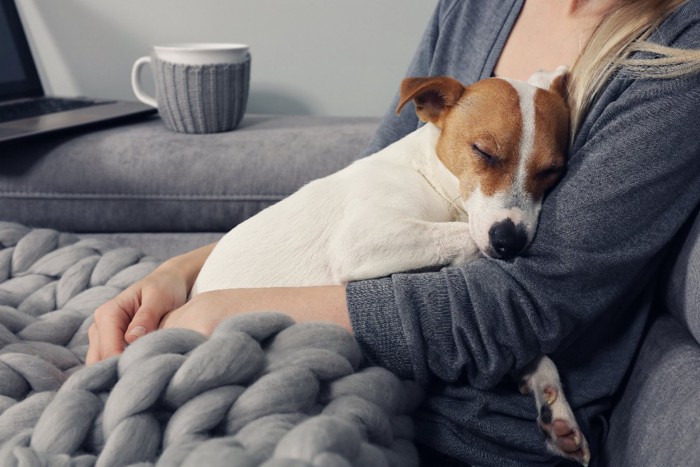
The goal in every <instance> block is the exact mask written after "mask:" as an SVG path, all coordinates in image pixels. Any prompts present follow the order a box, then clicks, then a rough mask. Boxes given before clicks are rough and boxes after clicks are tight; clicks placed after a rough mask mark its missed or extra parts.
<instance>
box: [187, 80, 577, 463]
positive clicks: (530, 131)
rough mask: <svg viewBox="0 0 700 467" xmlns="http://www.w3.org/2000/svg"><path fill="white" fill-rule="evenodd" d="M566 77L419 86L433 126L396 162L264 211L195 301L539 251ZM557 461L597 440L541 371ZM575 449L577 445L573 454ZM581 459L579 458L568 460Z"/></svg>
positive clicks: (410, 90) (549, 367)
mask: <svg viewBox="0 0 700 467" xmlns="http://www.w3.org/2000/svg"><path fill="white" fill-rule="evenodd" d="M567 77H568V71H567V69H566V67H560V68H558V69H557V70H556V71H554V72H553V73H542V72H540V73H536V74H535V75H533V76H532V77H531V78H530V79H529V80H528V81H527V82H522V81H516V80H509V79H501V78H490V79H485V80H482V81H479V82H477V83H475V84H472V85H471V86H468V87H465V86H463V85H462V84H461V83H459V82H458V81H456V80H454V79H452V78H449V77H430V78H407V79H405V80H404V81H403V82H402V84H401V91H400V103H399V105H398V108H397V113H398V112H400V111H401V109H402V108H403V107H404V106H405V105H406V104H407V103H408V102H410V101H413V103H414V104H415V109H416V113H417V114H418V117H419V118H420V119H421V120H422V121H423V122H425V123H426V124H425V125H424V126H422V127H421V128H419V129H418V130H416V131H414V132H413V133H411V134H409V135H407V136H406V137H404V138H403V139H401V140H399V141H397V142H395V143H394V144H392V145H390V146H388V147H387V148H385V149H383V150H381V151H379V152H377V153H375V154H373V155H371V156H368V157H366V158H364V159H361V160H358V161H356V162H354V163H353V164H351V165H350V166H348V167H346V168H345V169H343V170H340V171H339V172H336V173H335V174H332V175H330V176H328V177H325V178H322V179H319V180H315V181H313V182H311V183H309V184H307V185H306V186H304V187H302V188H301V189H300V190H299V191H297V192H296V193H294V194H293V195H291V196H290V197H288V198H286V199H284V200H282V201H280V202H279V203H277V204H275V205H273V206H271V207H269V208H267V209H265V210H263V211H261V212H260V213H258V214H257V215H255V216H254V217H252V218H250V219H248V220H246V221H245V222H243V223H241V224H240V225H238V226H237V227H235V228H234V229H233V230H231V231H230V232H229V233H228V234H226V235H225V236H224V237H223V238H222V239H221V240H220V241H219V243H218V244H217V245H216V247H215V248H214V250H213V251H212V253H211V254H210V256H209V258H208V259H207V261H206V262H205V264H204V266H203V267H202V270H201V272H200V274H199V276H198V278H197V280H196V282H195V284H194V287H193V289H192V295H194V294H197V293H201V292H205V291H209V290H216V289H226V288H255V287H283V286H284V287H294V286H315V285H330V284H345V283H347V282H349V281H355V280H361V279H370V278H377V277H383V276H387V275H389V274H392V273H396V272H402V271H410V270H417V269H423V268H426V267H440V266H459V265H461V264H464V263H465V262H467V261H470V260H473V259H476V258H478V257H480V256H482V255H485V256H487V257H490V258H494V259H500V260H508V259H512V258H514V257H515V256H517V255H519V254H520V253H521V252H522V251H523V250H524V249H525V248H526V247H527V246H528V245H529V243H530V242H531V240H532V238H533V237H534V234H535V230H536V226H537V219H538V216H539V211H540V207H541V204H542V198H543V196H544V193H545V192H546V191H547V190H548V189H550V188H551V187H552V186H553V185H554V184H555V183H556V182H557V181H558V179H559V178H560V176H561V174H562V172H563V170H564V166H565V154H564V153H565V149H566V147H567V142H568V131H569V130H568V128H569V109H568V107H567V104H566V99H565V92H566V91H565V88H566V80H567ZM522 381H523V385H522V388H523V390H524V391H526V392H531V393H532V394H534V396H535V400H536V404H537V407H538V412H539V414H540V417H539V419H538V423H539V424H540V426H541V427H542V429H543V430H544V431H545V432H546V433H547V434H548V439H547V444H548V446H549V447H550V449H552V450H553V451H554V452H556V453H558V454H561V455H567V454H566V453H565V452H564V451H563V450H562V449H561V446H562V443H571V441H573V442H575V443H576V446H577V447H579V448H580V449H579V451H577V453H576V454H575V455H571V454H569V455H568V457H571V458H574V459H576V460H578V461H580V462H582V463H584V464H585V463H587V462H588V458H589V454H588V447H587V444H586V441H585V439H583V437H582V435H581V432H580V429H579V427H578V425H577V423H576V420H575V418H574V415H573V413H572V411H571V409H570V407H569V405H568V403H567V401H566V399H565V397H564V394H563V391H562V388H561V383H560V381H559V374H558V372H557V369H556V367H555V366H554V364H553V362H552V361H551V360H550V359H549V358H548V357H545V356H543V357H541V358H540V359H538V360H537V361H536V362H534V363H533V364H532V366H531V368H530V369H529V370H528V371H527V372H526V374H524V375H522ZM569 445H570V444H569ZM569 450H570V449H569Z"/></svg>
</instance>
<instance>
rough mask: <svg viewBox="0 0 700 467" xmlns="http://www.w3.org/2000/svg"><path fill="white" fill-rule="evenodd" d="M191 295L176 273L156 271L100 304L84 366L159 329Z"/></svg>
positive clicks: (165, 269) (183, 281)
mask: <svg viewBox="0 0 700 467" xmlns="http://www.w3.org/2000/svg"><path fill="white" fill-rule="evenodd" d="M188 293H189V288H188V286H187V283H186V282H185V280H184V279H183V277H182V276H181V275H179V274H177V272H176V271H174V270H170V269H167V268H164V269H160V270H159V269H156V270H155V271H153V272H152V273H151V274H149V275H148V276H146V277H145V278H144V279H142V280H140V281H139V282H137V283H135V284H133V285H132V286H131V287H129V288H127V289H126V290H124V291H123V292H121V293H120V294H119V295H117V296H116V297H114V298H113V299H112V300H110V301H108V302H107V303H105V304H103V305H101V306H100V307H99V308H97V309H96V310H95V322H94V323H93V324H92V325H91V326H90V329H89V330H88V336H89V339H90V346H89V347H88V352H87V357H86V359H85V363H86V364H88V365H90V364H92V363H95V362H98V361H100V360H104V359H105V358H109V357H111V356H114V355H117V354H119V353H121V352H122V351H123V350H124V346H125V345H126V343H131V342H133V341H135V340H136V339H138V338H139V337H141V336H143V335H145V334H147V333H148V332H150V331H153V330H154V329H157V328H158V323H160V320H161V318H162V317H163V316H164V315H165V314H166V313H168V312H169V311H172V310H174V309H176V308H179V307H180V306H182V305H183V304H184V303H185V301H186V300H187V294H188Z"/></svg>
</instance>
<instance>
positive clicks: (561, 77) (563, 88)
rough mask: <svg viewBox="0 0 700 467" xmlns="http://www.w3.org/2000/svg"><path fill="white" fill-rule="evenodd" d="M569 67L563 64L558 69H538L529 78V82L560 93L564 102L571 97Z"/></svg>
mask: <svg viewBox="0 0 700 467" xmlns="http://www.w3.org/2000/svg"><path fill="white" fill-rule="evenodd" d="M569 76H570V72H569V67H567V66H566V65H561V66H559V67H557V69H556V70H554V71H551V72H547V71H537V72H535V73H534V74H533V75H532V76H530V78H529V79H528V80H527V82H528V83H530V84H532V85H533V86H537V87H538V88H542V89H545V90H548V91H552V92H553V93H556V94H559V96H561V98H562V99H564V102H567V101H568V99H569Z"/></svg>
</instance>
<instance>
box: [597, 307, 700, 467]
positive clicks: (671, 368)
mask: <svg viewBox="0 0 700 467" xmlns="http://www.w3.org/2000/svg"><path fill="white" fill-rule="evenodd" d="M698 381H700V346H698V344H697V343H696V342H695V340H694V339H693V338H692V337H691V336H690V334H688V331H687V330H686V329H685V328H684V327H683V326H681V325H680V324H679V323H678V322H677V321H676V320H675V318H674V317H672V316H669V315H667V314H664V316H662V317H660V318H659V319H657V320H656V321H655V322H654V324H653V325H652V327H651V329H650V331H649V334H648V336H647V337H646V339H645V341H644V344H643V345H642V349H641V351H640V354H639V358H638V360H637V362H636V364H635V367H634V370H633V372H632V375H631V377H630V380H629V382H628V383H627V388H626V390H625V392H624V395H623V397H622V400H621V401H620V402H619V404H617V406H616V407H615V410H614V412H613V415H612V417H611V420H610V432H609V435H608V438H607V442H606V444H605V456H606V458H607V459H606V462H602V463H599V464H600V465H611V466H613V465H614V466H618V467H627V466H629V467H637V466H659V465H669V466H671V465H673V466H675V465H678V466H680V465H698V459H700V443H698V442H697V438H698V428H699V426H698V420H700V404H698V401H699V400H700V385H699V384H698Z"/></svg>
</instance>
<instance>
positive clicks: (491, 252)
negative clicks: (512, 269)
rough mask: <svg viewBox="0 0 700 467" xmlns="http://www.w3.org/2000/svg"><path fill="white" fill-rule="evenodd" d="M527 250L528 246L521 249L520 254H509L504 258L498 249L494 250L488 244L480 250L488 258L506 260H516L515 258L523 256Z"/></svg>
mask: <svg viewBox="0 0 700 467" xmlns="http://www.w3.org/2000/svg"><path fill="white" fill-rule="evenodd" d="M525 250H527V246H526V247H525V248H523V249H522V250H520V252H519V253H518V254H516V255H515V256H509V257H507V258H504V257H503V256H502V255H500V254H498V252H496V250H494V249H493V248H492V247H491V246H490V245H489V246H487V247H486V248H481V247H479V251H481V254H482V255H484V256H485V257H486V258H488V259H494V260H497V261H505V262H512V261H514V260H515V259H517V258H519V257H520V256H522V254H523V253H524V252H525Z"/></svg>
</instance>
